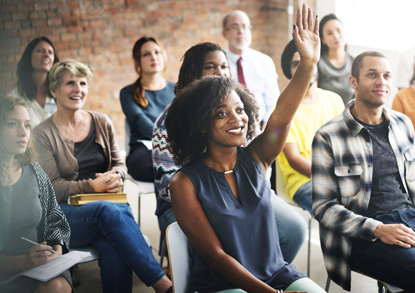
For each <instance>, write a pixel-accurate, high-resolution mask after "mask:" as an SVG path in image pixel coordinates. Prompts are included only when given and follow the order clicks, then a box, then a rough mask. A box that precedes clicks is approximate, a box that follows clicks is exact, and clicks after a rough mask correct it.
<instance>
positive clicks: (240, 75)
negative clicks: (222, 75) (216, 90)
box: [236, 57, 246, 87]
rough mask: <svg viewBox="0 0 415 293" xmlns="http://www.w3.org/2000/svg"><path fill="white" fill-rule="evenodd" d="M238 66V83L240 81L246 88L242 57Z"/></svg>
mask: <svg viewBox="0 0 415 293" xmlns="http://www.w3.org/2000/svg"><path fill="white" fill-rule="evenodd" d="M236 65H237V69H238V81H239V83H240V84H242V85H243V86H244V87H246V82H245V76H244V70H243V68H242V57H239V59H238V62H236Z"/></svg>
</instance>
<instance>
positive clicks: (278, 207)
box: [153, 43, 306, 262]
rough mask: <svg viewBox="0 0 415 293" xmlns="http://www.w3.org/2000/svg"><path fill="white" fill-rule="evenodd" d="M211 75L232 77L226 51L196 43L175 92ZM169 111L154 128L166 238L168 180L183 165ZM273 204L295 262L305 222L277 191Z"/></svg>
mask: <svg viewBox="0 0 415 293" xmlns="http://www.w3.org/2000/svg"><path fill="white" fill-rule="evenodd" d="M208 75H218V76H223V77H230V75H231V73H230V71H229V65H228V59H227V57H226V53H225V52H224V50H223V49H222V48H221V47H220V46H219V45H216V44H212V43H201V44H197V45H195V46H193V47H191V48H190V49H189V50H187V52H186V53H185V54H184V57H183V64H182V66H181V68H180V73H179V79H178V82H177V84H176V88H175V92H176V93H177V94H178V93H180V91H182V90H183V89H184V88H185V87H186V86H188V85H189V84H190V83H191V82H192V81H194V80H196V79H200V78H202V77H203V76H208ZM167 111H168V107H167V108H166V109H165V110H164V111H163V113H162V114H161V115H160V117H159V118H158V119H157V121H156V123H155V124H154V131H153V164H154V165H153V166H154V174H155V178H154V183H155V187H156V194H157V210H156V215H157V217H158V221H159V227H160V231H161V233H162V237H161V239H164V233H165V231H166V228H167V226H168V225H169V224H171V223H173V222H175V221H176V218H175V217H174V213H173V209H172V206H171V202H170V193H169V183H170V180H171V178H172V177H173V176H174V174H176V172H177V171H178V170H179V169H180V168H181V165H180V164H178V163H176V162H175V161H174V158H173V154H172V152H171V150H170V149H169V147H168V146H169V144H168V141H167V130H166V125H165V119H166V115H167ZM271 204H272V207H273V209H274V216H275V221H276V223H277V226H278V234H279V244H280V246H281V250H282V254H283V256H284V259H285V260H286V261H287V262H292V261H293V260H294V258H295V256H296V255H297V253H298V251H299V250H300V248H301V246H302V244H303V242H304V238H305V234H306V225H305V222H304V220H303V218H302V217H301V215H300V214H299V213H297V212H296V211H295V210H294V209H293V208H292V207H291V206H289V205H288V204H287V203H286V202H284V201H283V200H282V199H281V198H280V197H278V196H276V195H275V194H273V195H272V196H271Z"/></svg>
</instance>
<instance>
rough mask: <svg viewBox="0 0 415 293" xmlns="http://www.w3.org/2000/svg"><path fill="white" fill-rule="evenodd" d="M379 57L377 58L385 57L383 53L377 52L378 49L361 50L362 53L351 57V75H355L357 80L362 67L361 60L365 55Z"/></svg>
mask: <svg viewBox="0 0 415 293" xmlns="http://www.w3.org/2000/svg"><path fill="white" fill-rule="evenodd" d="M367 56H369V57H379V58H385V59H387V58H386V57H385V55H383V54H382V53H380V52H378V51H366V52H363V53H362V54H360V55H358V56H356V57H355V58H354V59H353V63H352V76H354V77H356V78H357V80H359V71H360V68H362V66H363V65H362V61H363V59H364V58H365V57H367Z"/></svg>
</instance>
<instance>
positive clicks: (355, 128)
mask: <svg viewBox="0 0 415 293" xmlns="http://www.w3.org/2000/svg"><path fill="white" fill-rule="evenodd" d="M354 104H355V99H352V100H350V101H349V102H348V103H347V105H346V108H345V109H344V112H343V119H344V121H345V123H346V125H347V127H348V128H349V129H350V133H351V134H352V135H353V136H357V135H358V134H359V133H360V132H361V131H362V130H363V129H364V131H366V128H365V127H364V126H363V125H362V124H360V123H359V122H357V121H356V119H355V118H354V117H353V115H352V113H351V112H350V110H351V108H352V107H353V106H354ZM382 113H383V116H384V117H385V120H386V122H387V124H388V128H390V118H389V114H388V110H387V109H385V108H383V110H382Z"/></svg>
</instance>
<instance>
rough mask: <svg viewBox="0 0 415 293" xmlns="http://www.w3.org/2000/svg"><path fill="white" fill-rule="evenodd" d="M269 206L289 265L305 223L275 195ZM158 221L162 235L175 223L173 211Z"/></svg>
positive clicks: (302, 237) (302, 236) (167, 211)
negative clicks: (272, 211)
mask: <svg viewBox="0 0 415 293" xmlns="http://www.w3.org/2000/svg"><path fill="white" fill-rule="evenodd" d="M271 204H272V209H273V210H274V216H275V222H276V224H277V227H278V236H279V238H280V247H281V252H282V255H283V257H284V260H285V261H286V262H288V263H291V262H292V261H293V260H294V258H295V256H296V255H297V253H298V251H299V250H300V249H301V246H302V245H303V242H304V239H305V235H306V232H307V226H306V223H305V221H304V219H303V218H302V217H301V215H300V214H299V213H297V211H296V210H295V209H294V208H293V207H292V206H290V205H289V204H287V203H286V202H285V201H284V200H283V199H281V198H280V197H279V196H277V195H276V194H275V193H273V194H272V195H271ZM158 220H159V227H160V231H162V233H163V232H165V231H166V228H167V226H168V225H169V224H171V223H173V222H175V221H176V218H175V217H174V213H173V209H172V208H170V209H168V210H166V211H165V212H164V213H163V214H161V215H160V216H159V218H158ZM163 239H164V238H163Z"/></svg>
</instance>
